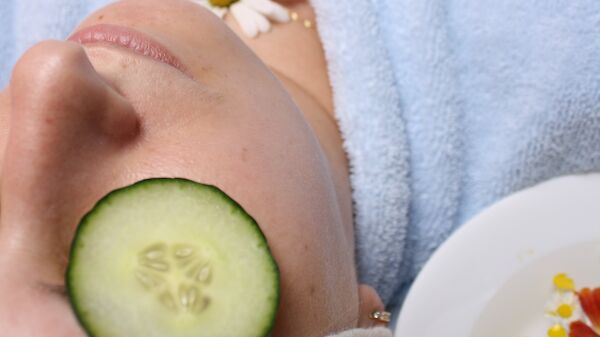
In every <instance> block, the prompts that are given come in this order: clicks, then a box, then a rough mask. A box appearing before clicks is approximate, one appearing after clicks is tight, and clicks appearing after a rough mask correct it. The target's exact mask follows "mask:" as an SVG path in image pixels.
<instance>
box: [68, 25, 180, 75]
mask: <svg viewBox="0 0 600 337" xmlns="http://www.w3.org/2000/svg"><path fill="white" fill-rule="evenodd" d="M67 40H69V41H72V42H76V43H79V44H81V45H88V44H95V43H104V44H108V45H113V46H117V47H121V48H126V49H129V50H131V51H133V52H134V53H136V54H138V55H142V56H146V57H150V58H152V59H154V60H156V61H159V62H162V63H165V64H168V65H170V66H172V67H175V68H177V69H178V70H180V71H181V72H183V73H184V74H186V75H188V76H189V73H188V71H187V68H186V67H185V66H184V65H183V63H181V61H180V60H179V59H178V58H177V57H176V56H175V55H174V54H173V53H171V51H169V50H168V49H167V48H166V47H165V46H163V45H162V44H160V43H159V42H157V41H155V40H153V39H152V38H150V37H149V36H147V35H145V34H143V33H141V32H139V31H137V30H135V29H131V28H128V27H123V26H117V25H111V24H98V25H93V26H90V27H86V28H83V29H81V30H79V31H77V32H76V33H75V34H73V35H71V36H70V37H69V38H68V39H67Z"/></svg>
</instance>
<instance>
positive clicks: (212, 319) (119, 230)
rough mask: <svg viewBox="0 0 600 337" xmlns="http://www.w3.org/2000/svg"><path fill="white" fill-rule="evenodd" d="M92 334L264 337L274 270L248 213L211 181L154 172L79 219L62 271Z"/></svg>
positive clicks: (275, 295)
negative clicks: (178, 177) (67, 262)
mask: <svg viewBox="0 0 600 337" xmlns="http://www.w3.org/2000/svg"><path fill="white" fill-rule="evenodd" d="M67 285H68V290H69V295H70V299H71V303H72V305H73V308H74V310H75V313H76V315H77V318H78V319H79V321H80V322H81V324H82V326H83V327H84V328H85V330H86V331H87V333H88V334H89V335H90V336H93V337H165V336H168V337H266V336H267V335H268V334H269V333H270V331H271V329H272V326H273V322H274V318H275V313H276V311H277V307H278V302H279V270H278V268H277V264H276V263H275V260H274V259H273V257H272V255H271V252H270V250H269V246H268V244H267V241H266V238H265V236H264V235H263V233H262V231H261V230H260V228H259V226H258V224H257V223H256V222H255V221H254V219H253V218H252V217H251V216H250V215H248V214H247V213H246V212H245V211H244V209H243V208H242V207H241V206H240V205H239V204H237V203H236V202H235V201H233V200H232V199H231V198H229V197H228V196H227V195H226V194H225V193H223V192H222V191H221V190H220V189H218V188H216V187H214V186H211V185H204V184H199V183H196V182H193V181H189V180H185V179H168V178H157V179H149V180H144V181H141V182H138V183H136V184H134V185H131V186H128V187H125V188H122V189H119V190H116V191H113V192H111V193H110V194H109V195H107V196H106V197H104V198H103V199H102V200H100V201H99V202H98V203H97V204H96V206H95V207H94V208H93V209H92V210H91V211H90V212H89V213H88V214H87V215H86V216H85V217H84V218H83V220H82V221H81V223H80V225H79V228H78V231H77V234H76V237H75V240H74V242H73V245H72V249H71V258H70V262H69V269H68V273H67Z"/></svg>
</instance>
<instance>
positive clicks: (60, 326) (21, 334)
mask: <svg viewBox="0 0 600 337" xmlns="http://www.w3.org/2000/svg"><path fill="white" fill-rule="evenodd" d="M2 292H3V293H4V292H5V291H2ZM9 293H10V292H9ZM12 293H13V294H15V293H18V294H19V295H17V296H8V297H5V298H3V299H2V300H0V331H2V335H3V336H11V337H67V336H68V337H85V336H86V335H85V333H84V332H83V330H82V329H81V328H80V327H79V324H78V323H77V321H76V318H75V316H74V314H73V313H72V311H71V309H70V307H69V305H68V304H67V302H66V301H65V300H63V299H60V298H58V297H57V296H55V295H47V294H41V293H40V294H38V293H36V292H33V291H32V293H26V292H24V291H22V288H21V289H15V290H14V291H12ZM11 297H12V298H11Z"/></svg>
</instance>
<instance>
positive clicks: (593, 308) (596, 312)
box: [579, 288, 600, 328]
mask: <svg viewBox="0 0 600 337" xmlns="http://www.w3.org/2000/svg"><path fill="white" fill-rule="evenodd" d="M579 302H581V307H582V308H583V311H585V314H586V315H587V317H588V318H589V319H590V321H592V324H594V326H595V327H597V328H598V327H600V288H596V289H594V290H593V291H592V290H590V289H589V288H583V289H582V290H581V291H580V292H579Z"/></svg>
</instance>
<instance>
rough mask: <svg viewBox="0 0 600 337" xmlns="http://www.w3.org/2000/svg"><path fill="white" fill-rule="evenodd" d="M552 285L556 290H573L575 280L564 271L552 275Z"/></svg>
mask: <svg viewBox="0 0 600 337" xmlns="http://www.w3.org/2000/svg"><path fill="white" fill-rule="evenodd" d="M554 285H555V286H556V288H558V290H562V291H575V282H573V280H572V279H571V278H569V277H568V276H567V274H564V273H563V274H558V275H556V276H554Z"/></svg>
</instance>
